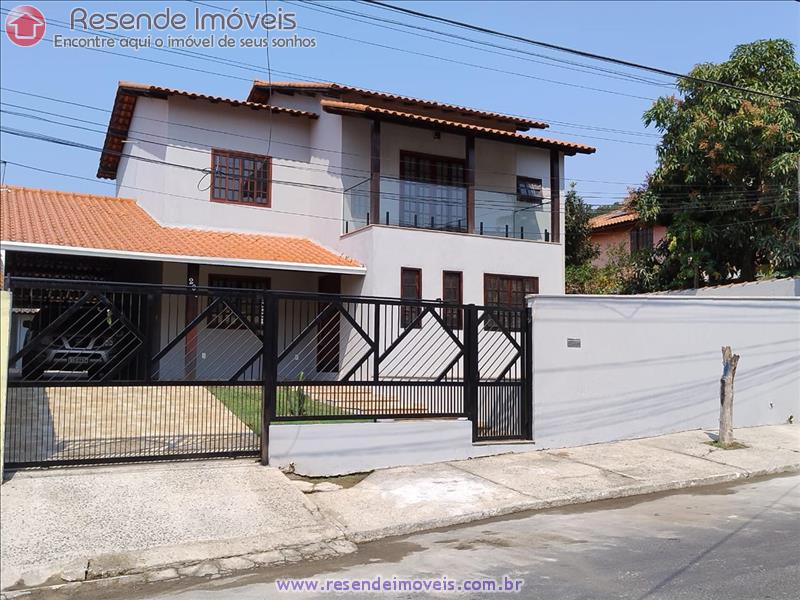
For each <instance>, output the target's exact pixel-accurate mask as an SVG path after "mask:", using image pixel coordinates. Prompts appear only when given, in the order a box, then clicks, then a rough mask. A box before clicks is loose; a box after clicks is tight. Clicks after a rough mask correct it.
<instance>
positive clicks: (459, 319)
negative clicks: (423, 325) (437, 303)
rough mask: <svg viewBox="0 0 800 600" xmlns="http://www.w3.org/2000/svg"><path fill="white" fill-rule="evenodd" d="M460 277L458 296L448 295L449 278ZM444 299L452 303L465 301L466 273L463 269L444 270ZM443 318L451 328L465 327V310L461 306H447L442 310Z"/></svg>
mask: <svg viewBox="0 0 800 600" xmlns="http://www.w3.org/2000/svg"><path fill="white" fill-rule="evenodd" d="M453 276H455V277H458V288H457V289H458V294H457V297H456V298H448V297H447V293H446V291H447V289H448V288H447V278H448V277H453ZM442 301H443V302H448V303H451V304H463V303H464V273H463V271H442ZM442 319H443V320H444V323H445V325H447V326H448V327H449V328H450V329H453V330H457V329H463V328H464V311H463V310H462V309H460V308H445V309H443V310H442Z"/></svg>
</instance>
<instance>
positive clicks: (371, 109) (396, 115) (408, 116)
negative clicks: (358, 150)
mask: <svg viewBox="0 0 800 600" xmlns="http://www.w3.org/2000/svg"><path fill="white" fill-rule="evenodd" d="M321 104H322V108H323V109H324V110H325V111H327V112H332V113H337V114H360V115H379V116H382V117H385V118H388V120H395V121H399V122H419V123H426V124H430V125H434V126H436V127H437V128H439V129H451V130H454V131H458V132H461V133H463V132H464V131H469V132H472V133H476V134H478V135H479V136H480V137H487V138H492V139H499V140H503V141H510V142H515V143H522V144H526V145H529V146H537V147H543V148H556V149H558V150H561V151H562V152H564V153H565V154H576V153H579V152H580V153H581V154H592V153H593V152H595V151H596V148H593V147H592V146H585V145H583V144H577V143H575V142H565V141H561V140H554V139H551V138H545V137H541V136H538V135H524V134H521V133H517V132H515V131H507V130H505V129H495V128H492V127H482V126H480V125H472V124H470V123H463V122H461V121H448V120H445V119H437V118H435V117H429V116H425V115H419V114H416V113H409V112H402V111H398V110H390V109H388V108H380V107H377V106H371V105H368V104H356V103H353V102H339V101H337V100H322V103H321Z"/></svg>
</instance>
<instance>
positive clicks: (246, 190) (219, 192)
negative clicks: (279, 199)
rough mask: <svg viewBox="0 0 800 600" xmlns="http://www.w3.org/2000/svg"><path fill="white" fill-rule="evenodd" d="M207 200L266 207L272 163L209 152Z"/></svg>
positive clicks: (267, 159) (242, 155)
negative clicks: (209, 194)
mask: <svg viewBox="0 0 800 600" xmlns="http://www.w3.org/2000/svg"><path fill="white" fill-rule="evenodd" d="M211 161H212V172H211V199H212V200H214V201H217V202H235V203H241V204H253V205H256V206H265V207H269V206H271V205H272V198H271V197H270V180H271V178H272V159H271V158H270V157H269V156H259V155H256V154H245V153H243V152H231V151H228V150H216V149H214V150H212V151H211Z"/></svg>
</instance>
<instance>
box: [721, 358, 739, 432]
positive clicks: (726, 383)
mask: <svg viewBox="0 0 800 600" xmlns="http://www.w3.org/2000/svg"><path fill="white" fill-rule="evenodd" d="M738 364H739V355H738V354H733V352H732V351H731V347H730V346H723V347H722V377H720V380H719V404H720V406H719V444H720V446H729V445H731V444H732V443H733V378H734V377H735V376H736V366H737V365H738Z"/></svg>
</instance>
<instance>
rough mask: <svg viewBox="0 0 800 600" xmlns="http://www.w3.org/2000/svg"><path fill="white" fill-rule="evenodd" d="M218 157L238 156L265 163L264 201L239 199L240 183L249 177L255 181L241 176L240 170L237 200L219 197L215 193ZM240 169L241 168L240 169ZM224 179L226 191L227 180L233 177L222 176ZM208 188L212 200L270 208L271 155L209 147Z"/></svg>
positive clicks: (242, 158)
mask: <svg viewBox="0 0 800 600" xmlns="http://www.w3.org/2000/svg"><path fill="white" fill-rule="evenodd" d="M219 157H226V158H238V159H241V160H253V161H260V162H264V163H266V195H267V197H266V201H265V202H257V201H255V200H241V194H242V183H243V182H244V181H250V180H251V179H252V180H253V181H255V178H243V177H242V175H241V172H240V173H239V189H238V192H237V193H238V194H239V198H240V199H238V200H230V199H229V198H227V193H226V197H224V198H223V197H219V196H217V195H216V193H217V185H216V183H217V166H216V165H217V158H219ZM240 171H241V169H240ZM224 179H225V180H226V185H225V191H226V192H227V191H228V186H227V181H228V180H231V179H233V177H229V176H226V177H224ZM209 189H210V198H211V201H212V202H223V203H225V204H240V205H243V206H257V207H259V208H272V157H271V156H266V155H262V154H252V153H249V152H239V151H238V150H225V149H222V148H212V149H211V187H210V188H209Z"/></svg>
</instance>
